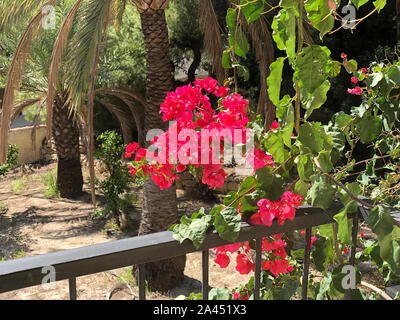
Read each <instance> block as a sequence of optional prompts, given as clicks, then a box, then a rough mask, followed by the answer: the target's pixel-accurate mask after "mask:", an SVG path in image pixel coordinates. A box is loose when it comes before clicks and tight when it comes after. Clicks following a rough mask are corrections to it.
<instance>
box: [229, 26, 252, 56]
mask: <svg viewBox="0 0 400 320" xmlns="http://www.w3.org/2000/svg"><path fill="white" fill-rule="evenodd" d="M235 33H236V41H234V38H235ZM234 43H235V45H234ZM229 44H230V46H231V47H232V48H234V49H235V54H236V55H238V56H239V57H242V58H246V55H247V53H248V52H249V50H250V44H249V42H248V40H247V38H246V35H245V34H244V32H243V30H242V28H241V27H240V26H239V27H238V29H237V32H236V30H235V32H234V33H230V34H229Z"/></svg>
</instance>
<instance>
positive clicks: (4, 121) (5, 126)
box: [0, 0, 56, 163]
mask: <svg viewBox="0 0 400 320" xmlns="http://www.w3.org/2000/svg"><path fill="white" fill-rule="evenodd" d="M55 2H56V0H51V1H49V2H48V4H50V5H54V3H55ZM41 21H42V12H41V11H40V12H39V13H38V14H36V16H35V17H34V18H33V19H32V20H31V22H30V23H29V25H28V27H27V28H26V29H25V32H24V34H23V35H22V37H21V39H20V41H19V43H18V46H17V49H16V51H15V53H14V56H13V59H12V62H11V65H10V68H9V71H8V75H7V82H6V88H5V92H4V97H3V113H2V117H1V129H0V161H1V162H2V163H5V162H6V161H7V159H6V157H7V148H8V131H9V129H10V116H11V113H12V105H13V103H14V99H15V92H16V91H18V90H19V87H20V84H21V75H22V73H23V69H24V66H25V62H26V59H27V58H28V57H29V55H30V49H31V45H32V39H33V36H34V34H35V33H36V32H37V31H39V30H40V29H41Z"/></svg>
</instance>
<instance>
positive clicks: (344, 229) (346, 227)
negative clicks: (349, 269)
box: [333, 203, 352, 245]
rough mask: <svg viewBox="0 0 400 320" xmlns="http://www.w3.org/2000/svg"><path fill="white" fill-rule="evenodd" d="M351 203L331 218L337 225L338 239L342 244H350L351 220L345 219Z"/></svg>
mask: <svg viewBox="0 0 400 320" xmlns="http://www.w3.org/2000/svg"><path fill="white" fill-rule="evenodd" d="M350 204H351V203H349V204H348V205H346V206H345V208H344V209H343V210H342V211H341V212H339V213H338V214H336V215H334V216H333V219H335V221H336V222H337V223H338V235H337V236H338V239H339V240H340V241H341V242H342V243H343V244H349V245H351V244H352V241H351V236H350V235H351V226H352V224H351V220H349V219H347V212H348V210H347V208H348V206H349V205H350Z"/></svg>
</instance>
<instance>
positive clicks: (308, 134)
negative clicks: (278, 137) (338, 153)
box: [298, 122, 333, 155]
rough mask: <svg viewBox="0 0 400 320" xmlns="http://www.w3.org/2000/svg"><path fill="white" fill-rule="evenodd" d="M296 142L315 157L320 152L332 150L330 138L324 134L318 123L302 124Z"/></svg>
mask: <svg viewBox="0 0 400 320" xmlns="http://www.w3.org/2000/svg"><path fill="white" fill-rule="evenodd" d="M298 140H299V141H300V142H301V144H302V145H303V146H304V147H307V148H309V149H310V151H311V152H312V153H313V154H315V155H316V154H318V153H320V152H321V151H322V150H331V149H332V148H333V144H332V137H330V136H328V135H327V134H326V132H325V130H324V128H323V127H322V126H321V123H318V122H313V123H310V122H306V123H304V124H302V125H301V126H300V128H299V136H298Z"/></svg>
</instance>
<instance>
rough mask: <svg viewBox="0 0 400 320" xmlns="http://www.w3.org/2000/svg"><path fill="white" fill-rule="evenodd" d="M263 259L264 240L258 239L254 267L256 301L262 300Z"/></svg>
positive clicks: (254, 294)
mask: <svg viewBox="0 0 400 320" xmlns="http://www.w3.org/2000/svg"><path fill="white" fill-rule="evenodd" d="M261 257H262V238H258V239H256V256H255V266H254V293H253V297H254V300H260V282H261Z"/></svg>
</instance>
